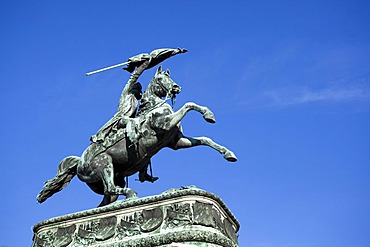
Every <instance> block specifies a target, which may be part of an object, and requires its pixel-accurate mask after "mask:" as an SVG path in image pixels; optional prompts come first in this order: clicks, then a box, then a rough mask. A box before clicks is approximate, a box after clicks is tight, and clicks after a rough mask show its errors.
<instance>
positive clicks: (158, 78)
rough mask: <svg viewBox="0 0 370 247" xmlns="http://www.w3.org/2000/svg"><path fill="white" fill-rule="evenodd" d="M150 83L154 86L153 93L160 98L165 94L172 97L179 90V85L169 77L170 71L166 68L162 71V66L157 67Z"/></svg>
mask: <svg viewBox="0 0 370 247" xmlns="http://www.w3.org/2000/svg"><path fill="white" fill-rule="evenodd" d="M151 84H153V86H154V88H155V89H154V93H155V94H156V95H157V96H158V97H160V98H162V97H165V96H170V97H171V98H174V97H175V96H176V94H179V93H180V92H181V87H180V86H179V85H178V84H176V83H175V82H174V81H173V80H172V79H171V78H170V71H169V70H168V69H167V70H166V71H162V66H159V67H158V69H157V72H156V73H155V75H154V77H153V79H152V82H151Z"/></svg>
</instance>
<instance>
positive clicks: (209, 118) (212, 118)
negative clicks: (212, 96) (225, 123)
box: [203, 111, 216, 123]
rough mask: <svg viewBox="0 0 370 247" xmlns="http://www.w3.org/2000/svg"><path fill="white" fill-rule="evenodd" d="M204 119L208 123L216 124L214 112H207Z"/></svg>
mask: <svg viewBox="0 0 370 247" xmlns="http://www.w3.org/2000/svg"><path fill="white" fill-rule="evenodd" d="M203 118H204V119H205V120H206V121H207V122H208V123H216V119H215V115H214V114H213V113H212V112H210V111H209V112H206V113H205V114H204V115H203Z"/></svg>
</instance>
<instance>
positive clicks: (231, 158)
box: [224, 151, 238, 162]
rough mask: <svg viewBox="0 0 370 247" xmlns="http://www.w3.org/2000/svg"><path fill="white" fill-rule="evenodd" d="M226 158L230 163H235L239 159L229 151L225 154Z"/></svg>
mask: <svg viewBox="0 0 370 247" xmlns="http://www.w3.org/2000/svg"><path fill="white" fill-rule="evenodd" d="M224 158H225V159H226V160H227V161H230V162H235V161H237V160H238V159H237V158H236V156H235V154H234V153H233V152H231V151H227V152H226V153H225V154H224Z"/></svg>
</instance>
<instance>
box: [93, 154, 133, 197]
mask: <svg viewBox="0 0 370 247" xmlns="http://www.w3.org/2000/svg"><path fill="white" fill-rule="evenodd" d="M94 162H95V166H96V169H97V172H98V173H100V177H101V180H102V182H103V186H104V196H105V197H106V198H105V200H104V199H103V202H104V201H108V199H109V198H110V199H109V201H110V202H112V201H115V200H116V199H117V198H116V197H113V198H112V197H111V196H113V195H125V196H126V198H131V197H136V196H137V193H136V192H135V191H134V190H132V189H129V188H121V187H119V186H116V185H115V184H114V167H113V163H112V158H111V157H110V156H109V155H108V154H100V155H99V156H97V157H96V158H95V160H94ZM108 197H109V198H108ZM103 202H102V203H103Z"/></svg>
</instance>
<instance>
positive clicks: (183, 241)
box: [33, 187, 239, 247]
mask: <svg viewBox="0 0 370 247" xmlns="http://www.w3.org/2000/svg"><path fill="white" fill-rule="evenodd" d="M238 230H239V223H238V221H237V220H236V218H235V217H234V216H233V214H232V213H231V212H230V211H229V209H228V208H227V207H226V205H225V204H224V203H223V202H222V200H221V199H220V198H219V197H218V196H216V195H214V194H212V193H209V192H207V191H204V190H201V189H198V188H195V187H187V188H184V189H171V190H168V191H166V192H164V193H162V194H159V195H155V196H149V197H144V198H135V199H128V200H121V201H117V202H115V203H112V204H110V205H107V206H105V207H101V208H95V209H91V210H86V211H82V212H78V213H73V214H69V215H65V216H60V217H56V218H52V219H49V220H46V221H42V222H40V223H37V224H36V225H35V226H34V229H33V231H34V237H33V246H35V247H36V246H59V247H64V246H133V247H134V246H135V247H148V246H158V247H159V246H160V247H164V246H166V247H170V246H173V247H175V246H176V247H177V246H178V247H180V246H207V247H208V246H209V247H216V246H224V247H236V246H238V243H237V235H236V233H237V232H238Z"/></svg>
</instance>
